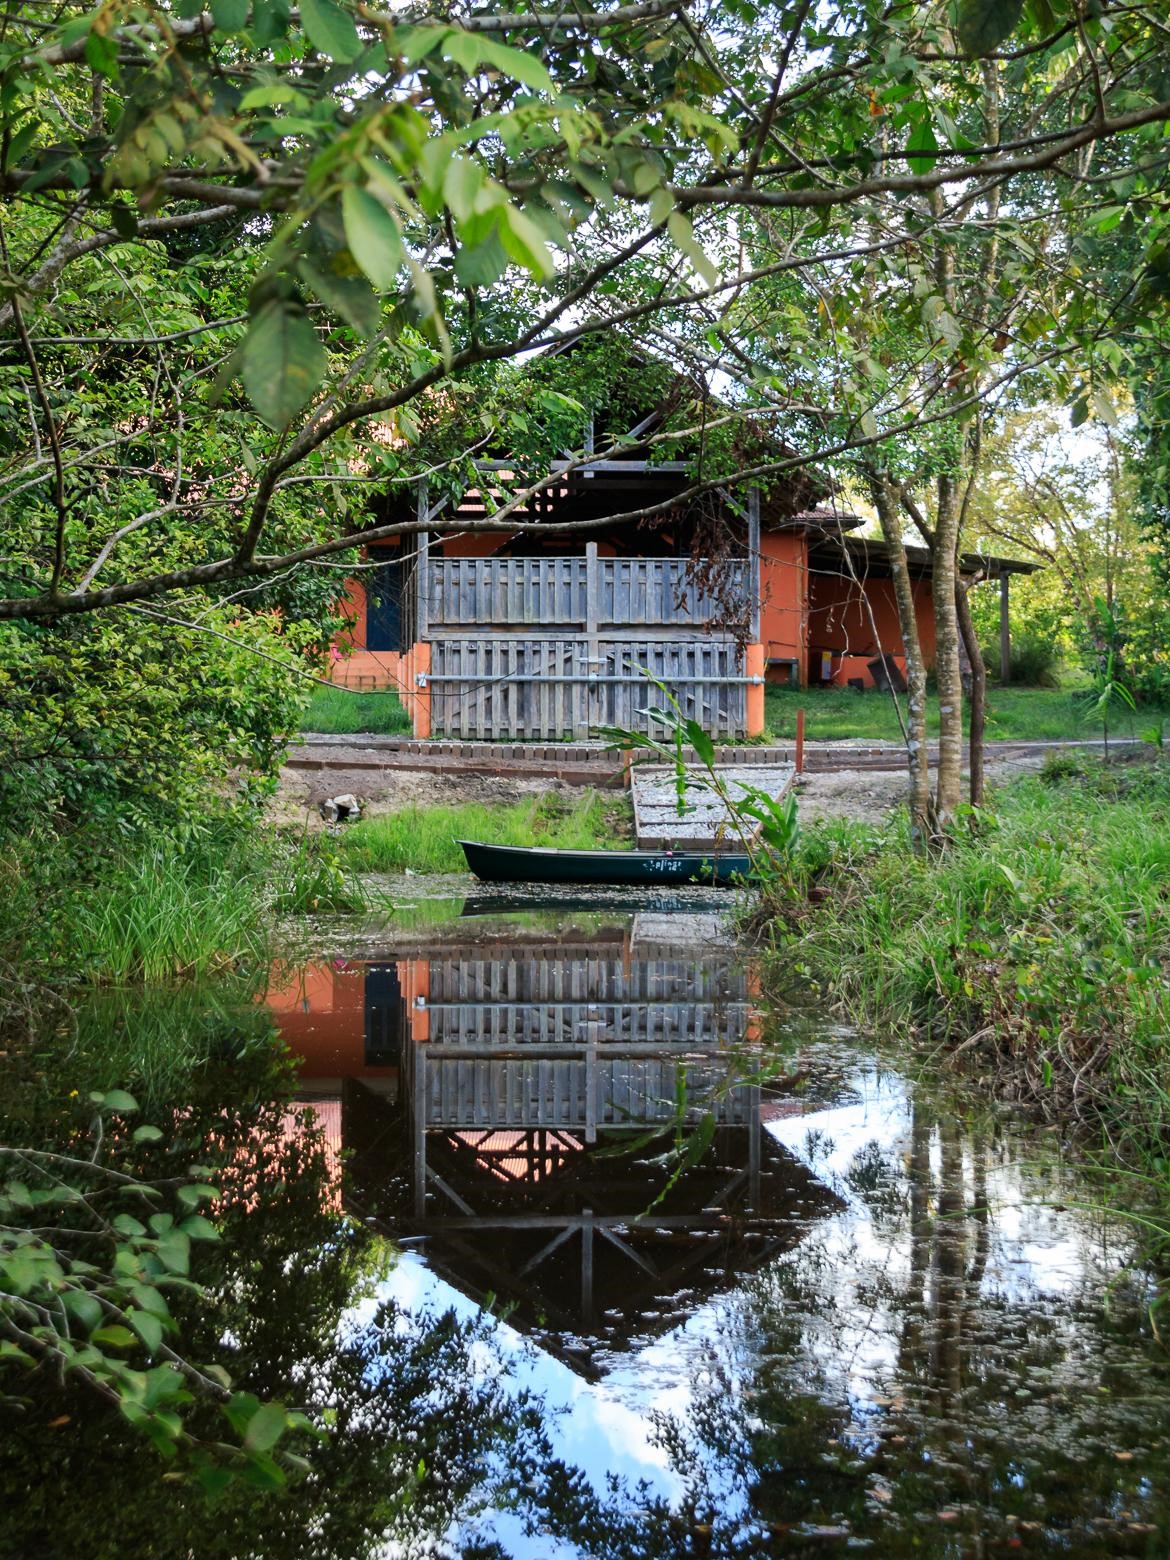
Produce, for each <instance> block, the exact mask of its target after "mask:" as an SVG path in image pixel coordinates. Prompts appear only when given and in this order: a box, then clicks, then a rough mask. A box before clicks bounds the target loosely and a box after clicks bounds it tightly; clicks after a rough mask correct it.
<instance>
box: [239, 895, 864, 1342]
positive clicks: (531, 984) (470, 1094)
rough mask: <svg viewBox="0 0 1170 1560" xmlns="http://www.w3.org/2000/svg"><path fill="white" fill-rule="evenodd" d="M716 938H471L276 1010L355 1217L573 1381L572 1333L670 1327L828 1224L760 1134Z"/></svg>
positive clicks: (304, 990) (746, 1008) (404, 953)
mask: <svg viewBox="0 0 1170 1560" xmlns="http://www.w3.org/2000/svg"><path fill="white" fill-rule="evenodd" d="M688 930H689V931H690V933H691V935H692V941H691V942H690V943H688V942H687V941H686V937H685V933H686V931H688ZM710 930H711V929H710V928H709V927H705V926H703V925H702V924H700V925H698V926H695V925H691V926H690V927H689V928H688V927H686V926H685V924H684V919H683V918H679V917H676V916H671V917H668V918H646V917H643V918H639V919H638V920H637V921H635V923H634V924H633V925H632V926H631V925H630V924H629V923H622V922H619V923H617V924H609V925H589V926H585V927H584V928H582V927H579V926H569V927H564V928H560V929H557V930H555V931H549V930H547V929H542V928H539V927H536V928H532V927H517V926H514V925H509V926H507V927H506V928H504V929H503V930H500V929H499V928H496V929H490V930H485V931H480V930H477V929H476V928H475V926H474V924H473V923H468V922H463V923H458V924H457V925H456V926H455V927H454V928H452V930H450V931H449V932H447V933H446V934H445V935H442V936H440V935H439V934H437V933H436V932H435V931H434V929H432V930H430V931H429V932H428V934H427V937H426V941H425V943H422V942H420V944H419V945H417V946H414V947H412V946H409V945H408V946H405V947H404V946H401V945H400V946H398V947H396V948H395V950H394V956H393V959H391V958H380V957H377V956H374V957H372V958H371V959H370V961H369V962H368V963H364V964H361V965H355V964H349V963H338V964H334V965H332V966H329V967H327V968H324V967H317V968H314V969H312V970H309V971H305V972H303V973H302V974H301V975H299V976H298V977H297V978H296V980H294V981H292V982H285V983H284V984H282V985H280V986H278V987H276V988H274V990H273V991H272V993H271V994H270V1002H271V1004H272V1006H273V1008H274V1010H275V1011H276V1013H277V1014H278V1018H279V1022H280V1025H281V1028H282V1031H283V1033H284V1035H285V1037H286V1039H287V1040H288V1042H289V1044H290V1046H291V1047H292V1049H293V1050H294V1051H296V1052H297V1053H298V1054H299V1055H300V1057H301V1062H302V1079H303V1085H302V1093H303V1097H304V1098H305V1099H306V1100H311V1101H314V1102H316V1103H318V1104H320V1105H324V1104H325V1103H326V1102H331V1101H337V1100H339V1101H340V1107H341V1137H342V1142H343V1145H344V1148H345V1150H346V1151H347V1154H348V1161H347V1180H346V1192H345V1195H346V1198H347V1200H348V1202H349V1203H350V1206H351V1207H352V1208H353V1209H354V1211H356V1212H360V1213H362V1214H363V1215H365V1216H367V1217H374V1218H377V1219H378V1220H379V1221H380V1222H382V1223H384V1224H385V1225H386V1226H387V1227H388V1228H389V1229H390V1230H391V1231H392V1232H393V1233H395V1234H397V1235H398V1236H400V1237H402V1236H413V1237H423V1238H424V1240H425V1246H424V1250H425V1254H426V1257H427V1260H428V1263H429V1265H430V1266H431V1267H432V1268H433V1269H435V1270H436V1271H438V1272H439V1273H441V1274H442V1275H443V1276H444V1277H445V1278H447V1279H448V1280H449V1281H450V1282H452V1283H453V1284H455V1285H456V1286H457V1287H458V1288H460V1289H462V1290H463V1291H464V1292H466V1293H469V1294H471V1295H473V1296H474V1297H475V1298H477V1299H482V1298H484V1297H485V1296H487V1295H489V1294H490V1295H495V1296H497V1297H498V1298H499V1299H500V1300H501V1301H502V1302H506V1303H509V1304H511V1305H512V1306H514V1308H515V1309H514V1311H513V1320H514V1321H516V1322H517V1323H518V1324H519V1325H522V1326H527V1327H539V1328H540V1329H541V1330H542V1331H543V1332H544V1334H545V1335H546V1337H547V1338H550V1339H551V1338H552V1337H553V1335H557V1336H559V1339H560V1342H559V1345H558V1346H559V1348H560V1349H561V1350H562V1351H564V1350H566V1349H567V1350H568V1354H569V1357H571V1358H572V1359H573V1363H574V1364H575V1365H576V1366H578V1367H579V1368H580V1367H584V1368H589V1367H588V1365H587V1358H586V1357H584V1356H582V1354H581V1352H580V1350H579V1349H578V1348H577V1346H576V1345H568V1344H566V1342H565V1339H566V1335H576V1334H578V1333H580V1332H581V1331H583V1330H584V1331H587V1332H589V1333H590V1334H593V1335H600V1336H603V1337H604V1338H605V1339H606V1341H607V1346H609V1347H614V1346H617V1345H618V1344H620V1343H623V1342H628V1341H630V1340H631V1339H632V1338H634V1337H636V1336H639V1335H645V1334H647V1333H651V1332H654V1331H656V1330H658V1329H659V1328H665V1327H667V1326H669V1325H672V1324H673V1322H674V1321H675V1320H677V1316H678V1310H677V1307H675V1306H674V1297H678V1296H680V1294H681V1293H682V1292H684V1291H685V1293H686V1295H688V1296H689V1297H690V1302H689V1303H691V1304H693V1303H694V1299H695V1297H696V1296H697V1294H698V1293H700V1292H702V1291H703V1290H706V1289H710V1288H711V1287H713V1286H718V1285H720V1284H721V1283H723V1282H725V1281H730V1280H731V1278H732V1277H733V1276H734V1275H735V1274H737V1273H741V1272H742V1271H743V1270H744V1269H745V1267H752V1266H755V1265H757V1264H758V1263H759V1262H761V1261H763V1260H765V1259H766V1258H767V1257H769V1256H771V1255H774V1254H775V1253H776V1252H777V1251H778V1250H780V1249H784V1248H786V1247H788V1246H790V1245H791V1244H792V1242H793V1240H794V1239H796V1238H798V1237H799V1234H800V1232H801V1230H802V1228H803V1227H804V1225H805V1223H806V1221H807V1219H808V1218H811V1217H813V1216H814V1215H816V1214H817V1213H819V1212H821V1211H824V1210H825V1209H826V1208H829V1207H832V1206H834V1205H835V1199H834V1198H833V1197H832V1194H830V1193H828V1192H827V1191H826V1190H825V1189H824V1188H823V1187H821V1186H820V1185H819V1183H818V1182H817V1181H816V1180H815V1179H814V1178H813V1176H812V1175H811V1174H810V1173H809V1172H808V1171H807V1170H806V1169H804V1168H803V1167H802V1166H801V1165H800V1164H799V1163H798V1161H797V1160H796V1159H795V1157H794V1156H791V1155H789V1154H788V1153H787V1151H786V1150H784V1149H783V1148H781V1147H779V1146H778V1145H777V1144H776V1143H775V1141H774V1140H773V1138H772V1137H771V1136H770V1135H769V1134H768V1133H767V1132H765V1131H764V1130H763V1128H762V1124H761V1104H762V1098H763V1095H764V1094H765V1093H766V1091H767V1083H766V1080H765V1079H763V1078H762V1077H761V1074H760V1062H759V1058H758V1056H757V1055H756V1053H755V1049H754V1041H755V1021H754V1018H753V1016H752V1011H751V1007H750V1002H749V998H750V985H751V976H750V974H749V972H748V971H747V970H746V969H745V968H744V967H743V965H742V964H740V963H739V962H738V961H737V960H736V958H735V956H734V953H733V952H732V951H731V950H728V949H727V948H726V947H721V946H720V945H719V943H718V942H717V941H712V940H711V938H710V936H709V932H710ZM680 1303H683V1302H681V1301H680Z"/></svg>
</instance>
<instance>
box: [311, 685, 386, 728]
mask: <svg viewBox="0 0 1170 1560" xmlns="http://www.w3.org/2000/svg"><path fill="white" fill-rule="evenodd" d="M301 730H302V731H324V732H335V733H338V734H340V735H345V734H348V733H349V732H373V733H376V734H377V735H379V736H403V735H406V736H409V735H410V731H411V724H410V716H409V715H408V714H407V713H406V710H405V709H404V708H403V705H402V703H401V701H400V700H399V698H398V695H397V694H396V693H392V692H391V691H390V690H389V689H384V690H382V691H380V692H376V693H351V692H350V691H349V690H348V689H346V688H325V687H322V686H321V685H318V686H317V687H316V688H314V690H313V694H312V697H311V698H310V700H309V703H308V706H307V708H306V710H305V713H304V715H303V716H302V718H301Z"/></svg>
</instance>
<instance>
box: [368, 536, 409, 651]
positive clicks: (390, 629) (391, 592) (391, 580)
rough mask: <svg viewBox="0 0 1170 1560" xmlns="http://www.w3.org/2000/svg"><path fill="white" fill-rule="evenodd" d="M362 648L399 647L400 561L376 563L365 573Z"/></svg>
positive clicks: (383, 648)
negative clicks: (375, 566) (364, 627)
mask: <svg viewBox="0 0 1170 1560" xmlns="http://www.w3.org/2000/svg"><path fill="white" fill-rule="evenodd" d="M366 649H367V650H401V649H402V563H401V561H400V560H399V559H398V558H394V559H392V560H390V562H388V563H383V564H379V566H378V567H377V568H376V569H371V571H370V572H369V574H367V575H366Z"/></svg>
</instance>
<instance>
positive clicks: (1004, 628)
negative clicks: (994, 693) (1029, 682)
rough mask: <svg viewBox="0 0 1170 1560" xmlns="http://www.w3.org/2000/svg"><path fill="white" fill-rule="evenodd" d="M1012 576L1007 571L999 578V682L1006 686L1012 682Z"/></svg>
mask: <svg viewBox="0 0 1170 1560" xmlns="http://www.w3.org/2000/svg"><path fill="white" fill-rule="evenodd" d="M1010 580H1011V575H1010V574H1008V572H1007V571H1006V570H1004V572H1003V573H1002V574H1001V575H1000V577H999V680H1000V683H1001V684H1003V685H1004V686H1006V685H1007V684H1008V683H1010V682H1011V680H1012V619H1011V612H1010V604H1009V600H1008V582H1009V581H1010Z"/></svg>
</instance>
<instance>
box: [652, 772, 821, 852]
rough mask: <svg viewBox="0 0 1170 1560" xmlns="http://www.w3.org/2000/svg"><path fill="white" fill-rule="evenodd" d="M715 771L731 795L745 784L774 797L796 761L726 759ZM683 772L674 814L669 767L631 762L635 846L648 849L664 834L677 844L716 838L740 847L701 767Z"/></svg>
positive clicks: (674, 792) (725, 845)
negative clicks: (681, 800)
mask: <svg viewBox="0 0 1170 1560" xmlns="http://www.w3.org/2000/svg"><path fill="white" fill-rule="evenodd" d="M718 774H719V779H720V781H721V783H722V784H724V785H725V786H726V787H727V791H728V794H729V795H730V796H731V798H732V800H733V801H734V800H735V799H736V798H737V797H742V796H745V795H746V794H747V793H748V792H749V791H750V790H758V791H766V792H767V793H768V795H769V796H772V797H775V798H779V797H781V796H783V795H784V793H785V791H787V790H788V788H789V786H790V785H791V784H792V782H793V780H794V779H795V778H796V765H795V764H727V765H720V766H719V770H718ZM687 776H688V780H687V791H686V801H685V811H684V812H683V813H682V814H681V815H680V813H679V807H678V791H677V787H676V782H675V772H674V770H673V769H672V768H670V767H669V766H667V765H657V764H655V765H648V766H641V765H638V766H635V768H634V772H633V776H632V790H633V797H634V824H635V828H636V830H637V836H638V844H639V846H641V847H642V848H643V849H650V850H652V849H653V848H654V847H655V846H656V845H661V844H662V842H663V841H664V840H665V841H667V842H668V843H669V844H670V845H671V846H674V847H677V848H680V849H686V848H692V847H696V846H697V847H703V846H707V845H712V846H713V845H715V844H716V843H722V845H723V848H724V849H727V850H737V849H740V848H741V845H740V840H739V835H738V834H737V833H736V830H735V827H734V825H733V823H732V820H731V814H730V813H729V811H728V809H727V806H726V804H725V803H724V801H723V799H722V798H721V797H720V796H719V795H718V794H717V793H716V792H715V791H714V790H713V789H712V788H711V784H710V776H709V775H708V773H707V771H706V770H705V769H701V768H699V767H697V766H696V767H694V768H691V767H689V766H688V769H687Z"/></svg>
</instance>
